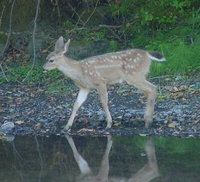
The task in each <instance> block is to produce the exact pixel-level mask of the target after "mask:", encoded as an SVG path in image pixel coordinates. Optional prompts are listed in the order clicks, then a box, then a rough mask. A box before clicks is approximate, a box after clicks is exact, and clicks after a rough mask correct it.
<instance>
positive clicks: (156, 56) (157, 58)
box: [148, 52, 166, 61]
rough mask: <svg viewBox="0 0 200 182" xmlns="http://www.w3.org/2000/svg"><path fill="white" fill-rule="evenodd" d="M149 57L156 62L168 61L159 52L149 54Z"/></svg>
mask: <svg viewBox="0 0 200 182" xmlns="http://www.w3.org/2000/svg"><path fill="white" fill-rule="evenodd" d="M148 56H149V58H150V59H152V60H155V61H166V59H165V57H164V56H163V55H162V54H161V53H158V52H148Z"/></svg>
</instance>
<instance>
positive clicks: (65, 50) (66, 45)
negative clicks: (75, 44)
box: [64, 39, 70, 53]
mask: <svg viewBox="0 0 200 182" xmlns="http://www.w3.org/2000/svg"><path fill="white" fill-rule="evenodd" d="M69 44H70V39H69V40H68V41H67V43H66V44H65V47H64V53H65V52H67V51H68V47H69Z"/></svg>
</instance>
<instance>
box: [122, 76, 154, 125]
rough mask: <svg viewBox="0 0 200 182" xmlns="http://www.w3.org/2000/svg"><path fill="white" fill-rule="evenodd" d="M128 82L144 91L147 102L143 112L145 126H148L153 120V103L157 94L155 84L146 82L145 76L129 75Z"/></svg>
mask: <svg viewBox="0 0 200 182" xmlns="http://www.w3.org/2000/svg"><path fill="white" fill-rule="evenodd" d="M126 81H127V83H128V84H131V85H134V86H135V87H137V88H138V89H139V90H141V91H142V92H144V94H145V96H146V97H147V104H146V109H145V113H144V119H145V122H146V123H145V127H146V128H148V127H149V126H150V125H151V123H152V121H153V112H154V104H155V99H156V95H157V91H156V86H155V85H153V84H152V83H150V82H148V81H147V80H146V78H145V77H137V78H136V77H134V78H133V77H131V78H130V77H129V78H128V79H127V80H126Z"/></svg>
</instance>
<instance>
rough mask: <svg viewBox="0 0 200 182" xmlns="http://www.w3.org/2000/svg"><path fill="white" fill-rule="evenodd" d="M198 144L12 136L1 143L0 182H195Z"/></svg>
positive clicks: (166, 140) (199, 154)
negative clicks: (10, 140)
mask: <svg viewBox="0 0 200 182" xmlns="http://www.w3.org/2000/svg"><path fill="white" fill-rule="evenodd" d="M199 143H200V139H198V138H185V139H183V138H162V137H159V138H158V137H153V138H151V137H146V136H112V137H111V136H107V137H106V136H105V137H91V136H72V137H69V136H66V137H61V136H50V137H39V136H37V137H28V136H17V137H15V139H14V140H13V141H12V142H7V141H5V140H0V161H1V162H0V182H37V181H40V182H73V181H81V182H84V181H86V182H90V181H95V180H96V181H107V180H108V181H110V182H112V181H116V182H117V181H120V182H125V181H128V180H129V182H136V181H137V182H143V181H153V182H160V181H162V182H179V181H180V182H199V181H200V145H199Z"/></svg>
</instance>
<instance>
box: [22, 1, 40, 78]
mask: <svg viewBox="0 0 200 182" xmlns="http://www.w3.org/2000/svg"><path fill="white" fill-rule="evenodd" d="M39 7H40V0H38V3H37V8H36V14H35V19H34V29H33V63H32V67H31V69H30V70H29V71H28V73H27V75H26V77H25V78H24V79H23V81H22V82H24V81H25V80H26V79H27V78H28V76H29V74H30V73H31V71H32V70H33V68H34V66H35V63H36V51H35V33H36V29H37V17H38V12H39Z"/></svg>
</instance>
